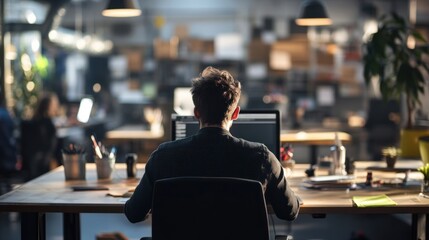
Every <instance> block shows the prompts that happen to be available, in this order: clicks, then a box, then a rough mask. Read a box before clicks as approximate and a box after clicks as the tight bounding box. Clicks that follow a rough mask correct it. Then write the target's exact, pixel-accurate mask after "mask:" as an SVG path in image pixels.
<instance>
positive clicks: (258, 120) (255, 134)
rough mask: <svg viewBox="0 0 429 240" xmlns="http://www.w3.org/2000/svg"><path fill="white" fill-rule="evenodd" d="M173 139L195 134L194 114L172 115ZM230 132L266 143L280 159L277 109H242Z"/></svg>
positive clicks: (196, 124)
mask: <svg viewBox="0 0 429 240" xmlns="http://www.w3.org/2000/svg"><path fill="white" fill-rule="evenodd" d="M171 119H172V127H171V129H172V132H171V137H172V140H177V139H182V138H186V137H189V136H192V135H193V134H195V133H196V132H197V131H198V129H199V125H198V121H197V120H196V119H195V118H194V116H192V115H177V114H173V115H172V117H171ZM230 132H231V134H232V135H233V136H235V137H238V138H243V139H246V140H248V141H252V142H260V143H263V144H265V145H266V146H267V147H268V149H269V150H270V151H271V152H273V153H274V155H276V157H277V159H280V113H279V111H277V110H253V111H251V110H242V111H240V114H239V116H238V119H237V120H235V121H234V123H233V124H232V127H231V129H230Z"/></svg>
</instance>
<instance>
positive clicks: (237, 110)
mask: <svg viewBox="0 0 429 240" xmlns="http://www.w3.org/2000/svg"><path fill="white" fill-rule="evenodd" d="M239 113H240V106H237V107H236V108H235V109H234V112H233V113H232V116H231V120H237V118H238V115H239Z"/></svg>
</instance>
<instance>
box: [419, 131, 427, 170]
mask: <svg viewBox="0 0 429 240" xmlns="http://www.w3.org/2000/svg"><path fill="white" fill-rule="evenodd" d="M419 147H420V156H421V158H422V161H423V165H425V164H428V163H429V135H428V136H422V137H420V138H419Z"/></svg>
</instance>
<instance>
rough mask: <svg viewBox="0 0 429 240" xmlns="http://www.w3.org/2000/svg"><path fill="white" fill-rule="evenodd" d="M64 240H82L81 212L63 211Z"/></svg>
mask: <svg viewBox="0 0 429 240" xmlns="http://www.w3.org/2000/svg"><path fill="white" fill-rule="evenodd" d="M63 235H64V240H80V216H79V213H63Z"/></svg>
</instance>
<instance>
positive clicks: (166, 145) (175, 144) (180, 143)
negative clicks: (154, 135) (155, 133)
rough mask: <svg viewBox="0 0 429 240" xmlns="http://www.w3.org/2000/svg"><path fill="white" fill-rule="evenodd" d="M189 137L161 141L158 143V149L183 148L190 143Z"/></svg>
mask: <svg viewBox="0 0 429 240" xmlns="http://www.w3.org/2000/svg"><path fill="white" fill-rule="evenodd" d="M191 138H192V137H188V138H183V139H179V140H174V141H167V142H163V143H161V144H160V145H159V147H158V150H161V151H164V150H170V149H175V148H178V149H180V148H183V147H185V146H188V145H189V144H190V142H191Z"/></svg>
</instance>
